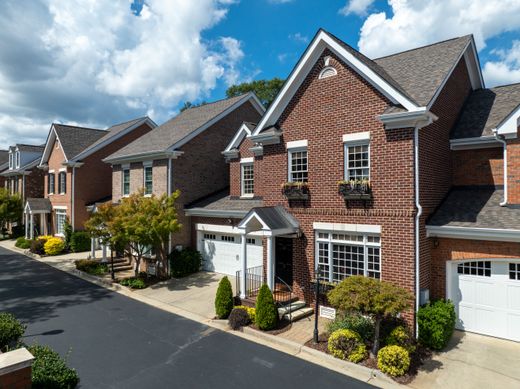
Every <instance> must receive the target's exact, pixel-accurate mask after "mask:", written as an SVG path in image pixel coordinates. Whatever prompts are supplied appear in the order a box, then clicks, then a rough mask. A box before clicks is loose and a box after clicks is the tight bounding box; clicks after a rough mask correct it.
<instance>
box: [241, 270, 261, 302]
mask: <svg viewBox="0 0 520 389" xmlns="http://www.w3.org/2000/svg"><path fill="white" fill-rule="evenodd" d="M241 278H242V270H239V271H237V272H236V280H235V282H236V288H235V290H236V291H237V295H238V296H240V294H241V293H242V290H241V286H240V280H241ZM264 282H265V279H264V267H263V266H256V267H250V268H248V269H247V272H246V291H245V293H244V294H245V296H246V298H251V297H256V295H257V294H258V291H259V290H260V287H261V286H262V284H263V283H264Z"/></svg>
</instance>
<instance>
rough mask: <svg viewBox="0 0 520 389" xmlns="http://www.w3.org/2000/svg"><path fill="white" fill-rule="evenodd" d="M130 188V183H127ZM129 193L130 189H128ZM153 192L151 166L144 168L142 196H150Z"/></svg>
mask: <svg viewBox="0 0 520 389" xmlns="http://www.w3.org/2000/svg"><path fill="white" fill-rule="evenodd" d="M129 186H130V183H129ZM129 191H130V189H129ZM152 192H153V169H152V167H151V166H147V167H145V168H144V194H146V195H150V194H152Z"/></svg>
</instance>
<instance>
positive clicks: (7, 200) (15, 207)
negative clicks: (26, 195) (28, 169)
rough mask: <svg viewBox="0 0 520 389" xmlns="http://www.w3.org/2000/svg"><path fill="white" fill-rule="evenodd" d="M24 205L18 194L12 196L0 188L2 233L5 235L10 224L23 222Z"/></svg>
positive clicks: (0, 223) (0, 229)
mask: <svg viewBox="0 0 520 389" xmlns="http://www.w3.org/2000/svg"><path fill="white" fill-rule="evenodd" d="M22 214H23V203H22V199H21V197H20V196H19V195H18V194H10V193H9V191H8V190H7V189H6V188H0V231H1V232H2V234H4V232H5V230H6V229H7V224H8V223H13V222H19V221H20V220H22Z"/></svg>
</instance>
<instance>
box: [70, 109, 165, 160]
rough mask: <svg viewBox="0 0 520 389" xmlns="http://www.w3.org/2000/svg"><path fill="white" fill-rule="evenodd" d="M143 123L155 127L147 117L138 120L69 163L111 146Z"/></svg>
mask: <svg viewBox="0 0 520 389" xmlns="http://www.w3.org/2000/svg"><path fill="white" fill-rule="evenodd" d="M145 123H146V124H148V125H149V126H150V127H151V128H152V129H154V128H155V127H157V124H156V123H155V122H154V121H153V120H152V119H150V118H148V117H146V118H143V119H142V120H139V121H138V122H137V123H134V124H133V125H131V126H130V127H128V128H125V129H124V130H123V131H120V132H119V133H118V134H117V135H115V136H112V137H110V138H108V139H106V140H105V141H104V142H101V143H99V144H98V145H96V147H93V148H87V149H86V150H84V151H82V152H81V153H79V154H78V155H76V156H75V157H74V158H73V159H72V160H71V161H79V160H81V159H84V158H87V157H88V156H89V155H92V154H94V153H95V152H96V151H98V150H101V149H102V148H103V147H106V146H108V145H109V144H111V143H112V142H114V141H116V140H118V139H120V138H122V137H123V136H125V135H127V134H128V133H130V132H131V131H133V130H135V129H136V128H138V127H139V126H142V125H143V124H145Z"/></svg>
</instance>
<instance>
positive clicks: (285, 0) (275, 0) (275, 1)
mask: <svg viewBox="0 0 520 389" xmlns="http://www.w3.org/2000/svg"><path fill="white" fill-rule="evenodd" d="M293 1H294V0H267V2H268V3H271V4H286V3H292V2H293Z"/></svg>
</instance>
